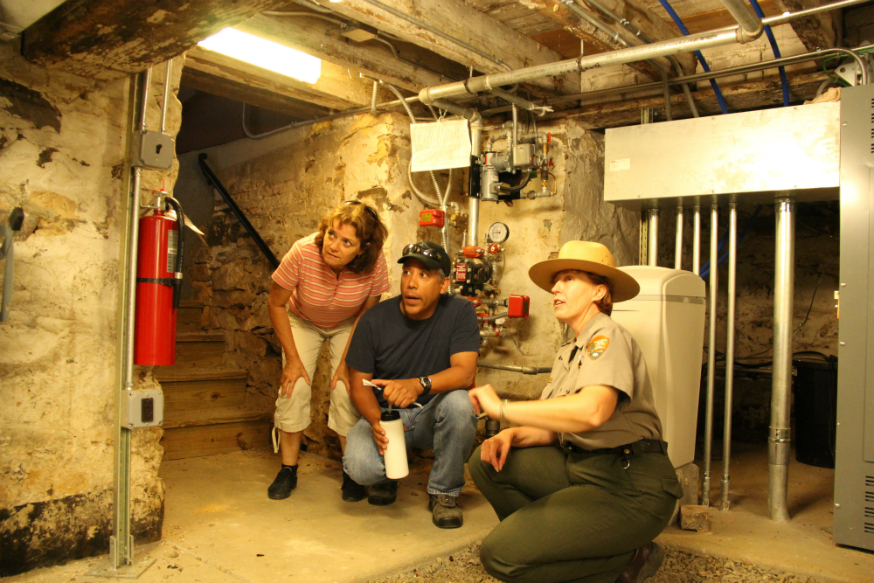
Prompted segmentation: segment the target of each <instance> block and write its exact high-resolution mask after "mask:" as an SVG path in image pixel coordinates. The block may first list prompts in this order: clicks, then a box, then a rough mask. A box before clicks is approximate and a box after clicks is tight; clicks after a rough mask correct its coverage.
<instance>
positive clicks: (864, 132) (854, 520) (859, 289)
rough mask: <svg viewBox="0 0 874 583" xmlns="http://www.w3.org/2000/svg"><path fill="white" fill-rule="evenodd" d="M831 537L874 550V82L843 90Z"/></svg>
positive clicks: (847, 543) (841, 543)
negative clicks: (873, 174)
mask: <svg viewBox="0 0 874 583" xmlns="http://www.w3.org/2000/svg"><path fill="white" fill-rule="evenodd" d="M840 106H841V276H840V286H841V287H840V291H841V319H840V323H839V327H838V340H839V346H838V362H839V363H840V365H839V366H838V407H837V431H836V437H835V502H834V503H835V508H834V521H835V522H834V535H833V536H834V540H835V542H836V543H837V544H840V545H848V546H851V547H858V548H862V549H868V550H869V551H874V423H872V420H874V317H872V314H874V294H872V291H874V290H872V287H874V279H872V277H874V263H872V257H874V242H872V239H871V234H872V233H874V197H872V192H874V190H872V189H874V180H872V175H871V169H872V168H874V85H862V86H859V87H845V88H844V89H842V90H841V103H840Z"/></svg>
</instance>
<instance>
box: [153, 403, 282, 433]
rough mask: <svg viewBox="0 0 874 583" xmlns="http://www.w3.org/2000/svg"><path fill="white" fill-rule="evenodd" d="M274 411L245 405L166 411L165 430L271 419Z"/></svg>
mask: <svg viewBox="0 0 874 583" xmlns="http://www.w3.org/2000/svg"><path fill="white" fill-rule="evenodd" d="M272 416H273V415H272V411H264V410H259V409H255V408H253V407H247V406H245V405H228V406H224V407H222V406H218V407H209V408H199V409H175V410H170V409H167V408H165V409H164V429H168V428H170V429H175V428H177V427H194V426H200V425H221V424H223V423H236V422H242V421H259V420H263V419H271V418H272Z"/></svg>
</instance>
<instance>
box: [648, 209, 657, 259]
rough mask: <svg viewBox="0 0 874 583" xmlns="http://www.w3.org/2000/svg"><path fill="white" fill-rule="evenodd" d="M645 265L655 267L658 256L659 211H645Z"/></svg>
mask: <svg viewBox="0 0 874 583" xmlns="http://www.w3.org/2000/svg"><path fill="white" fill-rule="evenodd" d="M646 223H647V225H646V235H647V243H646V264H647V265H649V266H650V267H656V266H657V265H658V264H659V263H658V255H659V209H657V208H653V209H647V210H646Z"/></svg>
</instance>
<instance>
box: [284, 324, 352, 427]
mask: <svg viewBox="0 0 874 583" xmlns="http://www.w3.org/2000/svg"><path fill="white" fill-rule="evenodd" d="M288 321H289V322H290V323H291V333H292V335H293V336H294V345H295V347H296V348H297V353H298V355H299V356H300V360H301V362H303V366H304V368H306V371H307V374H308V375H309V377H310V380H312V379H313V375H314V374H315V372H316V364H317V362H318V360H319V353H320V352H321V351H322V345H323V344H324V342H325V340H328V341H329V346H330V349H331V375H332V376H333V374H334V373H335V372H336V370H337V366H339V364H340V359H341V358H342V357H343V351H344V350H346V344H347V343H348V342H349V335H350V334H351V333H352V326H353V325H354V324H355V318H354V317H352V318H349V319H348V320H345V321H343V322H340V323H339V324H337V325H336V326H335V327H333V328H331V329H327V328H319V327H318V326H315V325H314V324H313V323H312V322H309V321H308V320H305V319H303V318H301V317H300V316H297V315H295V314H293V313H292V312H288ZM282 366H283V367H284V366H285V354H283V355H282ZM311 397H312V386H311V385H309V384H307V382H306V381H305V380H304V379H303V377H301V378H299V379H298V380H297V382H296V383H295V385H294V390H293V391H292V392H291V395H289V396H288V397H283V396H282V395H281V394H280V395H279V397H278V398H277V399H276V413H274V415H273V424H274V425H275V426H276V427H277V428H278V429H281V430H282V431H285V432H287V433H295V432H297V431H303V430H304V429H306V428H307V427H308V426H309V424H310V400H311ZM360 417H361V415H359V413H358V411H357V410H356V409H355V406H354V405H353V404H352V400H351V399H350V398H349V392H348V391H347V390H346V384H345V383H343V381H339V382H337V387H336V388H335V389H334V390H333V391H331V407H330V409H329V410H328V427H330V428H331V429H333V430H334V431H336V432H337V433H338V434H339V435H341V436H343V437H345V436H346V433H348V432H349V430H350V429H351V428H352V426H353V425H355V423H356V422H357V421H358V419H359V418H360Z"/></svg>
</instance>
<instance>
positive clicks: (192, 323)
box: [176, 300, 204, 333]
mask: <svg viewBox="0 0 874 583" xmlns="http://www.w3.org/2000/svg"><path fill="white" fill-rule="evenodd" d="M203 310H204V305H203V304H202V303H201V302H196V301H192V300H182V301H181V302H179V308H178V309H177V310H176V332H177V333H179V332H199V331H201V329H202V325H203V322H202V319H203Z"/></svg>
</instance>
